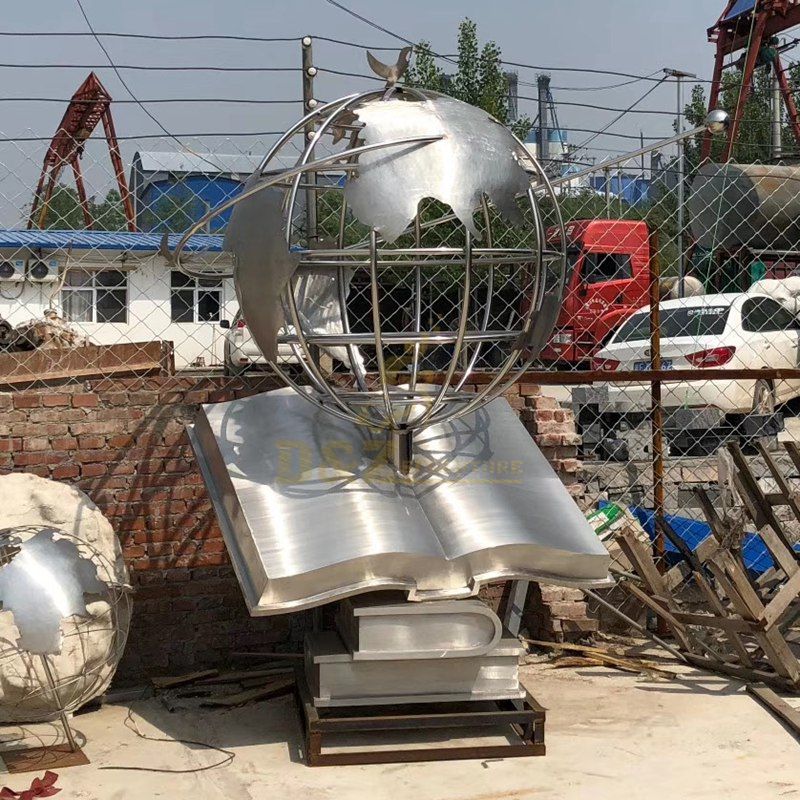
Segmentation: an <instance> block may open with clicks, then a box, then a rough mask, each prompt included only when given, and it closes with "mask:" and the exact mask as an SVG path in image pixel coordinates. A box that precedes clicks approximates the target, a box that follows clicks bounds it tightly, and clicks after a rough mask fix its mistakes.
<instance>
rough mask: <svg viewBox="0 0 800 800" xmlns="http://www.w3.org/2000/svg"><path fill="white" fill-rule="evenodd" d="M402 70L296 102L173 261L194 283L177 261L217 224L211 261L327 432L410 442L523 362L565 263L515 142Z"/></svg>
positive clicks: (527, 157) (547, 195) (542, 334)
mask: <svg viewBox="0 0 800 800" xmlns="http://www.w3.org/2000/svg"><path fill="white" fill-rule="evenodd" d="M408 57H409V52H408V50H407V49H406V50H404V51H403V52H402V53H401V57H400V59H399V61H398V63H397V64H396V65H393V66H388V65H385V64H382V63H381V62H379V61H378V60H377V59H375V58H374V57H372V56H371V55H370V56H369V62H370V65H371V66H372V68H373V69H374V70H375V71H376V72H377V73H378V74H379V75H380V76H381V77H385V78H386V79H387V85H386V87H384V88H381V89H378V90H373V91H367V92H362V93H359V94H351V95H348V96H346V97H343V98H341V99H339V100H335V101H333V102H330V103H325V104H321V103H318V102H316V101H313V100H312V101H310V103H309V104H308V105H309V107H310V111H309V114H308V115H307V116H306V117H304V118H303V119H301V120H299V121H298V122H297V123H296V124H295V125H294V126H293V127H292V128H290V129H289V130H288V131H287V132H286V133H285V134H284V135H283V136H282V137H280V139H279V140H278V141H277V142H276V143H275V145H274V146H273V147H272V148H271V149H270V151H269V152H268V153H267V154H266V155H265V156H264V158H263V159H262V161H261V164H260V165H259V167H258V168H257V169H256V171H255V172H254V173H253V175H252V176H251V177H250V178H249V180H248V181H247V183H246V184H245V187H244V189H243V191H242V192H241V193H240V194H239V195H237V196H236V197H234V198H232V199H231V200H228V201H227V202H225V203H223V204H221V205H219V206H217V207H216V208H215V209H213V210H212V211H211V212H209V214H207V215H206V216H205V217H203V219H201V220H199V221H198V222H197V223H196V224H194V225H193V226H192V227H191V228H190V229H189V230H188V231H186V233H185V234H184V235H183V237H182V238H181V241H180V243H179V244H178V245H177V248H176V251H175V254H176V264H177V265H178V266H179V268H180V269H183V270H184V271H185V272H187V273H188V274H201V273H199V272H197V273H193V271H192V268H191V267H190V266H189V265H187V264H182V263H181V260H180V256H181V250H182V248H183V247H184V246H185V245H186V243H187V242H188V241H189V238H190V237H191V236H192V235H193V234H194V233H196V232H197V231H199V230H202V229H203V226H204V225H205V224H206V222H207V221H208V219H210V218H211V217H214V216H217V215H219V214H221V213H223V212H225V211H226V210H227V209H229V208H233V212H232V214H231V218H230V222H229V223H228V227H227V230H226V235H225V249H226V250H228V251H230V252H231V253H232V254H233V257H234V281H235V285H236V291H237V296H238V299H239V303H240V307H241V311H242V314H243V316H244V319H245V320H246V322H247V326H248V328H249V330H250V332H251V334H252V336H253V338H254V339H255V341H256V343H257V344H258V346H259V347H260V349H261V350H262V352H263V354H264V356H265V357H266V358H267V360H269V361H270V362H271V363H272V365H273V368H274V369H275V370H276V371H277V372H278V373H279V374H280V375H281V376H282V377H283V379H284V380H285V381H286V383H287V384H289V385H290V386H292V387H293V388H295V389H296V390H297V391H298V392H299V393H300V394H302V395H303V396H304V397H306V398H307V399H308V400H309V401H310V402H312V403H315V404H317V405H318V406H319V407H320V408H323V409H325V410H326V411H327V412H329V413H331V414H333V415H334V416H336V417H339V418H341V419H346V420H349V421H351V422H355V423H358V424H363V425H368V426H370V427H372V428H382V429H384V430H386V431H387V432H388V433H390V434H394V435H397V434H398V433H399V434H401V435H403V436H407V437H409V438H410V436H411V434H412V433H413V432H414V431H417V430H420V429H422V428H425V427H427V426H429V425H432V424H434V423H440V422H443V421H445V420H448V419H454V418H456V417H458V416H463V415H464V414H467V413H469V412H470V411H473V410H475V409H477V408H479V407H480V406H481V405H483V404H484V403H486V402H488V401H489V400H491V399H492V398H494V397H496V396H497V395H498V394H500V393H501V392H502V391H503V390H504V389H505V388H507V386H508V385H509V384H510V383H512V382H513V380H514V379H515V378H516V377H518V376H519V374H521V372H522V371H524V369H525V368H526V367H527V365H528V364H530V362H531V361H532V360H533V359H534V358H535V357H536V356H537V354H538V353H539V351H540V350H541V348H542V347H543V346H544V344H545V342H546V341H547V339H548V337H549V335H550V332H551V331H552V328H553V326H554V324H555V320H556V317H557V314H558V309H559V306H560V302H561V295H562V293H563V289H564V283H565V270H566V255H565V251H564V241H565V237H564V234H563V223H562V221H561V217H560V214H559V211H558V203H557V202H556V198H555V195H554V192H553V189H552V187H551V186H550V184H549V182H548V179H547V177H546V175H545V173H544V171H543V170H542V168H541V167H540V165H539V164H538V163H537V162H536V160H535V159H534V158H533V156H532V155H531V154H530V153H529V152H528V150H527V149H526V148H525V146H524V145H523V144H522V142H520V141H519V139H517V138H516V137H515V136H514V135H513V134H512V133H511V131H510V130H509V129H508V128H507V127H505V126H504V125H503V124H501V123H500V122H498V121H497V120H496V119H494V118H493V117H491V116H490V115H489V114H488V113H487V112H486V111H483V110H482V109H479V108H476V107H474V106H471V105H468V104H467V103H464V102H461V101H459V100H456V99H454V98H451V97H448V96H446V95H442V94H439V93H437V92H432V91H427V90H421V89H417V88H412V87H409V86H405V85H402V84H399V83H398V81H399V80H400V78H401V77H402V73H403V71H404V69H405V67H406V66H407V64H408ZM298 150H300V153H299V155H298V154H297V153H298ZM543 201H544V202H543ZM309 212H311V213H309ZM551 226H552V227H554V228H555V230H554V231H552V232H548V233H547V235H546V229H547V228H548V227H551ZM548 241H551V242H554V243H556V244H553V245H548ZM279 344H284V345H288V346H289V347H291V349H292V351H293V352H294V355H295V356H296V358H294V359H292V361H296V362H297V364H299V365H300V367H301V368H302V370H303V372H304V373H305V374H304V378H305V380H304V381H302V383H303V384H304V385H300V382H299V381H298V378H297V374H296V370H295V371H293V370H294V368H293V367H289V366H287V365H286V364H282V363H280V362H279V360H278V357H277V353H278V345H279ZM477 372H484V373H488V374H487V375H486V376H485V377H481V378H480V380H479V381H477V382H478V383H480V389H479V391H477V392H476V391H474V385H475V383H476V378H475V374H476V373H477Z"/></svg>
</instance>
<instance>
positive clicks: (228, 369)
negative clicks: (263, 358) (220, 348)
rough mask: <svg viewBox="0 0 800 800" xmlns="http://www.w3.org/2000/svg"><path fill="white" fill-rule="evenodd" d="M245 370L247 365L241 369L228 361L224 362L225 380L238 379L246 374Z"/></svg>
mask: <svg viewBox="0 0 800 800" xmlns="http://www.w3.org/2000/svg"><path fill="white" fill-rule="evenodd" d="M247 370H248V366H247V365H245V366H243V367H237V366H234V365H233V364H231V362H230V361H225V368H224V372H225V377H226V378H240V377H241V376H242V375H244V374H245V372H247Z"/></svg>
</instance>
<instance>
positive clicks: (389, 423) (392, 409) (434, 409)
mask: <svg viewBox="0 0 800 800" xmlns="http://www.w3.org/2000/svg"><path fill="white" fill-rule="evenodd" d="M402 91H403V92H404V93H408V94H413V95H416V97H417V98H418V99H420V100H426V99H431V98H435V97H440V96H441V95H438V94H437V93H435V92H429V91H421V90H418V89H413V88H409V87H403V88H402ZM385 96H386V91H385V90H383V89H381V90H373V91H368V92H362V93H356V94H350V95H347V96H345V97H343V98H340V99H338V100H334V101H331V102H328V103H325V104H320V105H318V106H317V107H315V108H313V109H312V110H311V111H310V112H309V113H308V114H306V115H305V116H304V117H303V118H301V119H300V120H298V121H297V122H296V123H295V124H294V125H293V126H292V127H290V128H289V129H288V130H287V131H286V132H285V133H284V134H282V135H281V136H280V137H279V139H278V140H277V141H276V142H275V143H274V144H273V146H272V147H271V148H270V149H269V151H268V152H267V153H266V155H265V156H264V157H263V158H262V159H261V161H260V163H259V165H258V167H257V168H256V170H255V173H254V174H258V175H260V176H262V177H263V180H262V181H260V182H259V183H258V184H257V185H256V186H253V187H250V188H249V189H245V190H244V191H242V192H241V193H240V194H238V195H237V196H236V197H233V198H231V199H229V200H227V201H225V202H223V203H221V204H220V205H218V206H216V207H215V208H213V209H211V210H209V211H208V212H207V213H206V214H205V215H203V216H202V217H201V218H200V219H199V220H197V221H196V222H195V223H194V224H193V225H192V226H191V227H189V228H188V229H187V230H186V231H185V232H184V233H183V234H182V236H181V238H180V240H179V242H178V244H177V245H176V247H175V249H174V251H173V253H172V254H171V255H172V260H173V264H174V266H175V267H176V268H177V269H179V270H181V271H182V272H184V273H185V274H187V275H189V276H191V277H198V278H205V277H209V275H211V274H213V275H214V276H217V277H227V276H229V274H232V273H228V274H225V275H223V273H221V272H220V271H219V270H214V271H213V272H212V271H209V270H207V269H206V270H197V269H193V268H192V267H190V266H189V265H187V264H185V263H183V262H182V260H181V256H182V251H183V250H184V248H185V247H186V245H187V243H188V241H189V239H190V238H191V237H192V236H193V235H194V234H195V233H197V232H199V231H201V230H203V229H204V228H205V226H206V224H207V223H208V222H209V221H210V220H212V219H214V218H215V217H217V216H219V215H220V214H222V213H224V212H225V211H227V210H228V209H230V208H232V207H234V206H235V205H237V204H238V203H240V202H242V201H243V200H245V199H247V198H248V197H250V196H252V195H254V194H256V193H258V192H261V191H264V190H265V189H267V188H270V187H276V186H279V185H283V186H284V187H285V188H287V189H288V190H289V192H288V195H287V197H286V199H285V205H284V207H285V208H289V209H291V208H293V207H294V205H295V202H296V199H297V193H298V191H299V189H300V186H301V180H302V177H303V175H304V174H306V173H314V172H318V171H321V172H324V171H325V170H326V169H330V168H333V167H334V165H335V170H336V172H338V173H341V172H342V171H343V170H344V171H346V172H349V171H350V170H353V169H358V164H357V163H352V160H353V158H354V157H355V156H358V155H360V154H361V153H366V152H370V151H374V150H381V149H387V148H393V147H400V146H408V145H419V146H420V147H424V146H426V145H428V144H430V143H432V142H435V141H438V140H440V139H442V138H444V137H443V136H442V135H437V136H431V135H429V136H410V137H404V138H400V139H394V140H391V141H384V142H376V143H374V144H366V145H361V146H357V147H352V146H351V147H350V148H348V149H345V150H342V151H341V152H337V153H334V154H332V155H328V156H324V157H321V158H316V159H312V155H313V153H314V150H315V147H317V145H319V143H320V141H321V138H322V136H323V135H325V134H326V133H328V132H330V130H331V128H332V127H334V126H335V125H336V122H337V119H338V118H339V117H340V115H342V114H343V113H345V112H349V111H350V110H351V109H352V108H353V107H355V106H357V105H358V104H361V103H364V102H367V101H371V100H376V99H380V98H382V97H385ZM487 116H488V115H487ZM315 124H319V126H318V127H317V128H316V130H314V131H313V132H309V133H308V135H306V136H305V137H304V138H305V147H304V149H303V152H302V153H301V154H300V156H299V158H298V160H297V163H296V164H295V166H293V167H290V168H284V169H281V170H279V171H275V172H270V171H265V170H266V167H268V165H269V164H270V162H271V161H272V159H273V158H274V157H275V156H276V154H277V153H278V152H279V151H280V150H281V148H282V147H284V146H285V145H286V144H287V143H288V142H289V141H290V140H291V138H292V137H293V136H295V135H297V134H298V133H300V132H301V131H304V130H305V129H306V128H307V127H308V126H309V125H315ZM510 135H511V136H512V137H513V139H514V141H515V142H516V144H517V146H518V148H519V149H520V152H522V153H525V154H526V157H525V161H526V164H528V165H530V166H529V167H528V168H527V170H526V171H527V172H528V173H529V174H530V175H531V180H532V181H533V180H536V183H533V182H532V183H531V184H530V185H529V187H528V188H527V191H526V192H525V193H524V194H525V195H526V198H527V201H528V204H529V205H530V209H531V211H532V217H533V222H534V225H535V229H536V243H537V246H536V247H535V248H534V249H530V250H525V249H519V248H508V249H504V250H500V249H495V248H491V247H489V248H483V249H481V250H480V251H478V250H477V249H476V248H474V247H473V243H472V237H471V235H470V233H469V231H466V240H465V245H464V248H458V250H457V252H456V249H455V248H450V253H449V254H450V255H456V254H458V255H460V256H461V258H462V259H463V264H464V266H465V273H464V284H462V285H465V287H466V289H468V288H469V280H470V273H471V271H472V263H473V257H474V256H475V254H476V253H478V252H479V253H480V255H481V256H483V257H486V256H487V254H489V256H488V257H489V258H491V257H496V258H498V263H509V260H510V259H513V258H514V256H515V255H516V256H517V257H520V256H521V260H525V262H526V263H532V264H533V279H532V291H531V295H530V303H529V305H528V308H527V311H526V312H525V313H524V315H521V330H517V331H516V333H519V334H521V335H520V336H517V337H516V342H515V343H514V344H512V347H511V350H510V352H509V354H508V355H507V356H506V357H505V360H504V362H503V364H502V365H501V366H500V367H499V368H498V369H497V370H496V372H495V373H494V375H493V376H492V378H491V380H489V381H488V383H486V385H485V386H483V387H482V388H480V389H479V390H478V391H477V392H468V393H466V392H463V391H462V389H463V387H464V385H465V383H466V382H467V380H468V379H469V377H470V375H471V374H472V373H473V371H474V367H475V363H476V360H477V357H478V354H479V350H480V341H481V340H483V341H494V337H493V336H489V335H487V324H488V317H489V303H488V302H487V304H486V309H485V311H484V315H483V320H482V323H481V328H480V330H479V331H478V332H477V333H475V334H467V324H468V316H469V315H468V306H469V305H470V304H469V303H462V304H461V306H462V308H461V311H460V314H459V320H458V326H457V329H456V330H455V331H453V332H451V333H452V334H453V335H451V336H450V338H448V339H447V341H448V342H450V341H452V342H453V355H452V357H451V359H450V365H449V367H448V368H447V370H446V372H445V375H444V378H443V380H442V382H441V386H440V387H439V388H438V389H436V390H435V391H434V392H433V393H422V392H421V391H420V389H419V388H418V386H417V379H418V372H419V369H418V368H419V358H418V353H419V350H420V347H421V346H423V345H426V344H427V345H431V344H437V343H440V342H441V339H442V337H441V336H438V337H437V336H431V335H429V334H426V333H425V332H422V331H421V320H420V307H419V292H417V293H416V301H415V309H414V311H415V319H414V329H415V330H414V332H413V333H412V334H409V336H407V337H404V338H403V343H405V344H413V346H414V353H415V357H414V360H413V366H412V369H411V374H410V380H409V386H408V389H404V388H400V387H397V386H394V385H393V384H392V382H391V381H390V380H389V376H388V371H387V369H386V364H385V360H384V358H383V347H384V343H385V338H384V334H383V333H382V331H381V326H380V324H379V309H378V273H379V269H380V265H379V264H378V258H377V256H378V251H377V244H378V238H377V233H376V231H375V230H374V229H372V230H371V231H370V236H369V242H368V248H367V249H366V250H364V249H363V248H359V246H358V245H353V246H348V247H346V248H345V247H344V241H343V238H344V235H343V232H344V224H345V208H346V204H344V203H343V207H342V214H341V217H340V227H339V240H338V245H339V249H337V250H324V249H311V248H307V249H305V250H300V252H299V254H300V256H301V258H307V259H309V261H308V262H307V263H309V264H317V265H319V263H320V261H324V259H326V258H327V259H330V260H331V261H329V263H328V264H326V265H325V266H330V267H334V268H335V269H336V270H337V272H338V303H339V306H340V309H341V312H342V320H343V332H342V333H341V334H337V335H335V336H332V335H331V334H327V335H324V336H313V337H312V338H314V339H315V343H321V342H322V341H324V343H325V344H328V345H330V346H333V345H334V344H335V345H337V346H344V347H346V348H347V350H348V352H349V354H350V359H351V364H352V365H353V370H352V372H353V376H354V378H355V382H356V384H357V388H355V389H354V391H349V392H348V391H342V390H341V388H340V387H337V389H338V390H337V389H335V388H334V387H333V386H331V385H330V384H329V382H328V380H326V378H325V376H324V374H323V373H322V372H321V370H320V368H319V366H318V365H317V364H316V363H315V359H314V357H313V355H312V346H311V345H312V343H311V342H309V341H308V339H307V336H306V335H305V333H304V331H303V324H302V322H301V319H300V314H299V312H298V307H297V302H296V298H295V282H294V280H295V277H296V276H293V277H292V278H290V280H289V281H288V282H287V285H286V286H285V287H284V290H283V300H284V305H285V308H286V309H287V310H288V311H289V315H290V317H291V319H290V320H287V321H288V322H291V324H292V325H293V327H294V329H295V331H296V334H295V335H293V336H290V337H284V338H283V339H281V340H280V341H285V342H286V343H287V344H289V345H290V347H291V349H292V352H293V353H294V354H295V356H296V357H297V358H298V361H299V362H300V364H301V365H302V368H303V370H304V372H305V373H306V376H307V377H308V379H309V381H310V383H311V387H312V389H315V390H316V394H315V393H313V392H311V391H308V387H303V386H301V385H300V384H299V383H297V381H296V380H295V379H294V378H292V377H291V376H289V375H288V374H287V372H286V370H285V369H283V368H281V366H280V365H279V364H277V363H275V361H270V366H271V367H272V368H273V370H274V371H275V372H276V373H277V374H278V375H279V376H280V377H281V379H282V380H283V381H284V382H285V383H286V384H287V385H289V386H290V387H292V388H293V389H294V390H295V391H297V392H298V393H299V394H300V395H301V396H303V397H304V398H305V399H306V400H308V401H309V402H311V403H312V404H314V405H316V406H317V407H318V408H320V409H322V410H324V411H326V412H327V413H330V414H332V415H333V416H335V417H337V418H340V419H343V420H346V421H349V422H351V423H352V422H355V423H357V424H362V425H367V426H369V427H371V428H380V429H383V430H386V431H387V432H390V433H397V432H398V431H401V432H402V431H404V430H407V429H410V428H413V429H420V428H423V427H426V426H427V425H430V424H433V423H438V422H443V421H445V420H455V419H458V418H459V417H463V416H464V415H466V414H468V413H470V412H471V411H474V410H475V409H477V408H479V407H480V406H482V405H484V404H485V403H487V402H489V401H490V400H491V399H493V398H494V397H496V396H498V395H499V394H501V393H502V392H503V391H505V390H506V389H507V388H508V387H510V386H511V385H512V384H513V383H514V382H515V381H516V380H518V378H519V377H520V376H521V375H522V374H524V372H525V371H526V370H527V369H528V368H529V367H530V365H531V363H532V362H533V361H534V360H535V355H536V354H535V353H534V354H533V355H532V356H529V357H528V358H526V359H524V360H522V362H521V363H520V357H521V356H522V355H523V353H524V350H525V347H524V346H523V345H522V344H521V341H522V340H524V338H525V336H526V335H527V334H529V332H530V330H531V326H532V324H533V319H534V317H535V316H536V315H537V313H538V312H539V311H540V310H541V309H542V304H543V302H544V298H545V272H546V270H545V267H544V260H545V259H549V260H550V261H554V262H556V263H557V264H558V268H559V279H558V281H557V286H556V287H555V291H554V293H555V294H556V295H557V299H558V301H559V302H560V299H561V297H562V296H563V292H564V288H565V286H566V281H567V277H568V276H567V269H566V237H565V235H564V223H563V219H562V217H561V213H560V209H559V204H558V202H557V197H556V195H555V191H554V189H553V187H552V185H551V183H550V180H549V178H548V177H547V175H546V173H545V171H544V170H543V169H542V167H541V165H540V164H539V163H538V161H536V159H535V158H533V156H531V155H529V154H527V151H526V150H525V148H524V145H523V143H522V142H521V141H520V140H519V139H518V138H517V137H516V136H514V135H513V134H510ZM339 162H345V163H339ZM348 162H350V163H348ZM289 181H291V182H290V183H289ZM315 185H316V184H315ZM387 188H390V187H387ZM537 195H543V196H544V197H546V198H549V200H550V201H551V203H552V208H553V212H554V217H555V220H554V221H555V227H556V228H557V229H558V231H559V232H560V236H558V241H559V247H558V249H547V246H546V237H545V229H544V224H543V220H542V215H541V213H540V209H539V206H538V200H537ZM482 205H483V213H484V217H485V218H486V221H487V230H491V229H490V226H489V225H488V205H487V201H486V198H485V197H484V198H483V200H482ZM454 218H455V215H454V214H447V215H444V216H442V217H439V218H438V219H435V220H431V221H429V222H427V223H424V225H425V226H433V225H437V224H441V223H444V222H448V221H451V220H453V219H454ZM414 225H415V232H416V234H417V240H419V235H420V229H421V227H422V225H421V224H420V222H419V217H418V216H417V217H416V219H415V220H414ZM284 227H285V230H284V234H285V239H286V243H287V246H289V245H291V237H292V226H291V224H287V225H285V226H284ZM359 244H361V243H359ZM488 244H489V245H491V242H488ZM413 250H415V248H410V249H409V250H408V251H406V254H410V253H411V251H413ZM434 250H435V251H436V253H435V254H439V255H441V254H444V255H447V254H448V253H447V251H448V248H431V249H430V250H425V248H423V249H422V251H419V250H416V252H418V253H419V252H422V253H431V254H434V253H433V251H434ZM382 252H384V253H391V254H394V255H397V254H401V253H402V251H401V250H400V249H398V250H384V251H382ZM491 253H494V255H491ZM343 255H350V256H354V257H362V258H363V257H368V258H369V272H370V284H371V300H372V315H373V332H372V334H353V333H351V332H350V329H349V324H348V319H347V312H346V306H345V303H346V296H345V295H346V291H345V281H344V279H343V278H344V273H345V268H346V267H347V264H346V263H345V262H341V261H337V262H333V261H332V259H334V258H336V259H341V257H342V256H343ZM360 265H361V264H360ZM415 269H416V271H417V276H419V270H420V267H419V266H416V267H415ZM492 276H493V267H490V270H489V277H488V280H492ZM488 292H489V293H490V294H491V292H492V285H491V283H490V284H489V288H488ZM465 296H468V295H467V293H466V292H465ZM553 321H554V320H553ZM550 327H552V325H551V326H550ZM547 333H549V331H547ZM365 336H371V338H370V339H369V340H368V341H365V339H364V337H365ZM465 341H477V342H478V347H476V349H475V352H474V353H473V354H472V356H471V358H470V361H469V363H468V364H467V366H466V367H465V368H464V369H463V373H462V375H461V376H460V377H459V379H458V381H457V383H456V384H455V386H453V387H451V386H450V383H451V381H452V379H453V377H454V375H455V371H456V368H457V365H458V362H459V357H460V354H461V353H462V350H463V347H464V343H465ZM359 343H361V344H364V343H366V344H374V346H375V349H376V367H377V378H378V382H379V386H380V388H379V390H374V389H373V390H370V389H368V387H367V375H366V373H365V372H363V371H361V370H359V369H358V368H357V367H356V364H357V359H356V358H354V355H355V351H356V346H357V345H358V344H359ZM322 346H324V344H322ZM517 364H519V366H517ZM515 367H516V369H515ZM512 372H513V374H511V373H512ZM510 374H511V377H509V375H510ZM454 400H457V401H459V402H452V401H454ZM420 404H423V405H425V406H426V407H425V409H424V411H423V412H422V413H421V414H420V415H419V416H417V417H416V418H415V419H414V420H413V425H408V424H404V423H402V422H399V421H398V419H397V415H396V409H397V408H403V407H404V406H408V407H413V406H419V405H420ZM362 408H363V409H364V411H363V412H362V410H361V409H362ZM376 409H377V410H379V411H382V414H376V413H375V410H376Z"/></svg>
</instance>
